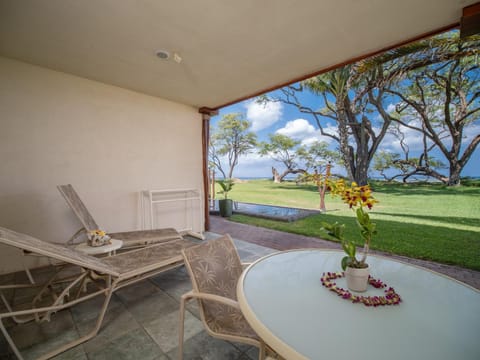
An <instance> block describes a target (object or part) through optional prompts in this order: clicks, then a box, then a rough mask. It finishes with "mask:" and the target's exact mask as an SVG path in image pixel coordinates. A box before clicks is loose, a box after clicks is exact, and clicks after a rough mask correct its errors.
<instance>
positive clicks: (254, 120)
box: [210, 90, 480, 178]
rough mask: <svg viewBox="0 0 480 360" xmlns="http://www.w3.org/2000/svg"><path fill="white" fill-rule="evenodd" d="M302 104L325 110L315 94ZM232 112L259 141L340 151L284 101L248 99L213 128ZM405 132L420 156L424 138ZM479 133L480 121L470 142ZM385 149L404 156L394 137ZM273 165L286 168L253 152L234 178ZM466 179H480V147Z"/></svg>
mask: <svg viewBox="0 0 480 360" xmlns="http://www.w3.org/2000/svg"><path fill="white" fill-rule="evenodd" d="M271 94H272V95H273V96H274V95H275V94H278V90H277V91H276V92H273V93H271ZM302 103H303V104H304V105H307V106H310V107H312V108H314V109H319V108H321V107H323V104H322V103H321V100H320V98H319V97H317V96H314V95H311V94H305V95H303V96H302ZM393 108H394V104H388V105H387V109H389V110H391V109H393ZM229 113H242V114H243V115H244V118H246V119H247V120H249V121H250V123H251V127H250V130H251V131H253V132H254V133H256V134H257V140H258V141H268V135H269V134H275V133H279V134H284V135H288V136H290V137H292V138H294V139H297V140H300V141H301V142H302V144H306V145H308V144H311V143H312V142H313V141H317V140H318V141H327V142H330V146H331V148H332V149H335V148H336V143H332V142H331V140H329V138H328V137H324V136H321V134H320V131H319V130H318V128H317V125H316V123H315V120H314V119H313V117H312V116H311V115H309V114H304V113H300V112H299V111H298V110H297V109H296V107H294V106H292V105H287V104H283V103H280V102H269V103H267V104H266V105H263V104H258V103H257V102H255V99H250V100H245V101H242V102H240V103H237V104H234V105H230V106H228V107H225V108H222V109H221V110H220V111H219V114H218V115H217V116H215V117H213V118H212V119H211V122H210V124H211V127H212V129H214V128H215V127H216V124H217V122H218V121H219V120H220V119H221V118H222V116H223V115H225V114H229ZM412 121H415V120H412ZM322 124H323V126H324V127H326V128H327V129H328V130H327V131H332V132H335V129H336V126H335V123H334V121H333V120H331V119H324V120H323V121H322ZM404 132H405V134H406V139H407V142H408V145H409V147H410V153H411V156H415V155H416V154H417V155H418V154H419V151H420V150H421V149H422V137H421V136H419V135H418V133H417V132H416V131H414V130H410V129H407V128H404ZM477 134H480V121H477V122H476V123H474V124H472V125H471V126H469V127H468V128H466V131H465V135H466V136H467V140H468V139H472V138H473V136H475V135H477ZM382 149H383V150H386V151H389V152H395V153H401V150H400V145H399V142H398V140H397V139H396V138H395V137H393V136H391V135H387V136H386V137H385V138H384V140H383V142H382V144H381V146H380V148H379V150H382ZM435 157H436V158H438V159H439V160H442V161H443V162H444V163H445V164H446V161H445V160H444V157H443V155H442V154H441V153H440V152H436V153H435ZM224 164H225V165H224V166H223V168H224V169H225V170H228V162H224ZM272 166H275V167H276V168H277V170H278V171H279V172H281V171H282V170H283V169H284V167H283V165H282V164H280V163H278V162H274V161H272V160H271V159H269V158H268V157H261V156H260V155H258V154H257V153H256V152H253V153H251V154H248V155H245V156H242V157H240V159H239V164H238V165H237V167H236V168H235V170H234V174H233V176H234V177H235V178H251V177H260V178H270V177H271V176H272V173H271V168H272ZM333 172H334V173H337V174H345V171H344V169H342V167H341V166H340V165H336V166H335V168H334V169H333ZM440 172H442V173H445V174H447V172H448V171H447V170H441V171H440ZM372 175H373V176H377V175H378V174H375V173H372ZM462 176H472V177H480V146H479V147H477V149H476V151H475V152H474V153H473V155H472V157H471V158H470V161H469V163H468V164H467V166H466V167H465V168H464V169H463V172H462Z"/></svg>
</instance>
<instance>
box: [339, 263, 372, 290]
mask: <svg viewBox="0 0 480 360" xmlns="http://www.w3.org/2000/svg"><path fill="white" fill-rule="evenodd" d="M369 274H370V271H369V269H368V267H366V268H363V269H355V268H352V267H347V270H345V278H346V279H347V286H348V288H349V289H350V290H352V291H357V292H364V291H367V287H368V275H369Z"/></svg>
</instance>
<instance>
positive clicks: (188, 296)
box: [182, 290, 240, 310]
mask: <svg viewBox="0 0 480 360" xmlns="http://www.w3.org/2000/svg"><path fill="white" fill-rule="evenodd" d="M191 298H196V299H200V300H209V301H216V302H219V303H221V304H224V305H228V306H231V307H233V308H235V309H238V310H240V305H239V304H238V301H235V300H232V299H230V298H227V297H224V296H219V295H215V294H208V293H202V292H196V291H193V290H192V291H189V292H187V293H185V294H183V295H182V299H184V300H189V299H191Z"/></svg>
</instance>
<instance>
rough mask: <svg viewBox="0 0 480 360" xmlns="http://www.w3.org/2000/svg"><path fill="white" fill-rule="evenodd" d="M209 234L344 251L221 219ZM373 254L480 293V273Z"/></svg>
mask: <svg viewBox="0 0 480 360" xmlns="http://www.w3.org/2000/svg"><path fill="white" fill-rule="evenodd" d="M209 231H211V232H214V233H217V234H230V235H231V236H232V237H233V238H236V239H239V240H243V241H247V242H250V243H254V244H257V245H261V246H265V247H268V248H272V249H276V250H289V249H299V248H320V249H322V248H323V249H340V244H338V243H334V242H331V241H326V240H321V239H317V238H313V237H308V236H302V235H295V234H290V233H286V232H282V231H276V230H270V229H265V228H261V227H257V226H251V225H245V224H239V223H235V222H232V221H228V220H226V219H224V218H222V217H219V216H210V230H209ZM372 253H373V254H378V255H383V256H388V257H392V258H395V259H399V260H401V261H404V262H408V263H410V264H413V265H417V266H422V267H425V268H428V269H431V270H434V271H437V272H439V273H442V274H445V275H448V276H450V277H452V278H454V279H457V280H459V281H462V282H464V283H466V284H469V285H470V286H473V287H475V288H477V289H480V271H475V270H469V269H464V268H462V267H459V266H452V265H445V264H439V263H435V262H431V261H425V260H418V259H411V258H407V257H405V256H398V255H392V254H387V253H383V252H378V251H372Z"/></svg>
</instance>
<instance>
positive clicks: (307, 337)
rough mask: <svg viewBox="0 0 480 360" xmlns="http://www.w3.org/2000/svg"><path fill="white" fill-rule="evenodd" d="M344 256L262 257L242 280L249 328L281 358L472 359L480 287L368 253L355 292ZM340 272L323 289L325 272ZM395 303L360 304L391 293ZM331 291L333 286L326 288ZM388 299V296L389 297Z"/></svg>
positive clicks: (306, 252)
mask: <svg viewBox="0 0 480 360" xmlns="http://www.w3.org/2000/svg"><path fill="white" fill-rule="evenodd" d="M343 256H344V253H343V252H341V251H336V250H325V249H296V250H290V251H284V252H278V253H275V254H271V255H268V256H265V257H263V258H261V259H259V260H257V261H256V262H254V263H253V264H251V265H250V266H249V267H248V268H247V269H246V270H245V271H244V272H243V273H242V276H241V277H240V280H239V283H238V286H237V296H238V302H239V305H240V308H241V310H242V312H243V314H244V315H245V318H246V319H247V320H248V322H249V324H251V326H252V328H253V329H254V330H255V331H256V332H257V333H258V334H259V336H261V337H262V339H264V340H265V341H266V342H267V343H268V344H269V346H271V347H272V348H273V349H274V350H275V351H276V352H277V353H278V354H280V355H281V356H283V357H284V358H286V359H295V360H307V359H308V360H317V359H369V360H375V359H385V358H388V359H389V360H394V359H395V360H405V359H422V360H433V359H434V360H440V359H442V360H451V359H462V360H467V359H468V360H478V359H479V358H480V357H479V355H480V343H479V341H478V340H479V336H478V334H479V333H480V291H479V290H477V289H474V288H472V287H470V286H468V285H465V284H463V283H461V282H459V281H456V280H454V279H452V278H449V277H447V276H444V275H441V274H438V273H435V272H433V271H430V270H428V269H425V268H421V267H418V266H413V265H411V264H407V263H404V262H402V261H399V260H397V259H392V258H387V257H382V256H377V255H371V256H370V257H369V259H368V263H369V268H370V271H371V274H372V276H373V277H374V278H375V279H377V280H381V281H382V282H383V285H385V287H380V288H375V287H374V286H369V288H368V289H367V291H366V292H363V293H357V292H352V293H350V292H349V293H350V294H351V295H355V296H356V297H357V299H356V300H352V298H351V297H349V296H339V293H338V292H337V291H336V290H338V289H347V284H346V279H345V278H344V277H343V275H342V274H341V273H337V272H338V271H339V270H340V268H341V267H340V262H341V259H342V258H343ZM328 273H330V274H333V275H335V274H339V275H340V276H341V277H339V278H335V279H336V280H335V283H334V284H330V287H329V286H322V282H321V281H320V278H321V277H322V276H325V274H328ZM390 287H393V288H394V290H395V292H396V293H397V294H398V295H399V296H400V297H401V299H402V301H401V302H400V304H398V305H392V306H388V305H386V303H385V302H383V304H384V305H383V306H382V305H378V304H379V303H378V302H377V303H376V304H377V306H368V307H367V306H365V305H364V303H362V301H361V300H360V299H358V297H364V298H369V299H374V300H378V299H379V298H383V300H385V299H386V298H387V295H386V293H387V292H388V293H390V294H391V293H392V290H391V289H390ZM332 289H333V290H332ZM390 299H391V297H390Z"/></svg>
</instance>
